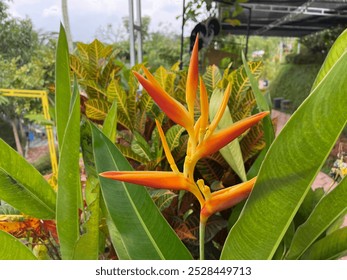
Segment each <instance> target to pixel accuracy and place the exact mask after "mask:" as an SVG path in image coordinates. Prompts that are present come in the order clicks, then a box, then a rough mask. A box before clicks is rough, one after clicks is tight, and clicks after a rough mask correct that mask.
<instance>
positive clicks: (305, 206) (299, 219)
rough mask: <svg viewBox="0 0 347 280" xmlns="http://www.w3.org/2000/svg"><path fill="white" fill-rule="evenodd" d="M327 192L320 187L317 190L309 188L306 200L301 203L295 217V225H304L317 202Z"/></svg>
mask: <svg viewBox="0 0 347 280" xmlns="http://www.w3.org/2000/svg"><path fill="white" fill-rule="evenodd" d="M324 194H325V192H324V189H323V188H318V189H315V190H312V189H309V191H308V193H307V195H306V196H305V199H304V201H303V202H302V204H301V205H300V208H299V210H298V212H297V213H296V215H295V217H294V223H295V227H296V228H298V227H299V226H300V225H302V224H303V223H304V222H306V220H307V219H308V217H309V216H310V215H311V213H312V211H313V209H314V208H315V207H316V205H317V203H318V202H319V201H320V200H321V199H322V197H323V196H324Z"/></svg>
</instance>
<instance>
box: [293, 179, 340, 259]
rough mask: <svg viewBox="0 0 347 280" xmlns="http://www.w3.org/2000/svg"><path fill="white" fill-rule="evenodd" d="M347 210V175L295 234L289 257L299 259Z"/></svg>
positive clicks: (323, 199)
mask: <svg viewBox="0 0 347 280" xmlns="http://www.w3.org/2000/svg"><path fill="white" fill-rule="evenodd" d="M346 210H347V177H345V178H344V179H343V180H342V181H341V182H340V184H339V185H338V186H337V187H335V188H334V189H333V190H332V191H331V192H330V193H328V194H327V195H326V196H324V197H323V198H322V199H321V201H320V202H319V203H318V204H317V206H316V208H315V209H314V210H313V211H312V213H311V215H310V216H309V218H308V219H307V221H306V222H305V223H304V224H303V225H301V226H300V227H299V228H298V229H297V231H296V233H295V236H294V239H293V243H292V245H291V247H290V251H289V252H288V254H287V259H297V258H299V257H300V256H301V255H302V254H303V253H304V251H305V250H306V249H307V248H308V247H309V246H310V245H311V244H313V243H314V242H315V241H316V240H317V239H318V238H319V237H320V236H321V234H323V233H324V232H325V231H326V230H327V229H328V228H329V226H331V225H332V224H333V223H334V221H336V220H337V219H338V218H339V217H340V216H341V215H342V214H343V213H345V212H346Z"/></svg>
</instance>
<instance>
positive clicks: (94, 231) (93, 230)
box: [73, 176, 100, 260]
mask: <svg viewBox="0 0 347 280" xmlns="http://www.w3.org/2000/svg"><path fill="white" fill-rule="evenodd" d="M86 197H87V199H86V201H87V205H88V206H87V209H86V211H85V214H86V216H87V221H86V223H85V225H84V228H85V232H84V233H83V234H82V235H81V237H80V238H79V239H78V241H77V242H76V245H75V250H74V255H73V259H75V260H97V259H98V257H99V220H100V215H99V214H100V203H99V201H100V186H99V182H98V179H97V178H95V177H93V176H90V178H88V180H87V184H86Z"/></svg>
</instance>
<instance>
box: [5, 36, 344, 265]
mask: <svg viewBox="0 0 347 280" xmlns="http://www.w3.org/2000/svg"><path fill="white" fill-rule="evenodd" d="M346 34H347V33H343V34H342V35H341V37H340V38H339V39H338V41H337V42H336V44H335V45H334V47H333V48H332V51H331V53H330V54H329V56H328V57H327V60H326V61H327V62H326V64H324V65H323V67H322V69H321V71H320V72H319V74H318V76H317V78H316V82H315V84H314V87H313V88H312V92H311V94H310V96H309V97H308V98H307V99H306V101H305V102H304V103H303V104H302V105H301V106H300V108H299V109H298V110H297V112H296V113H295V114H294V115H293V116H292V117H291V119H290V120H289V122H288V124H287V125H286V127H285V128H284V129H283V131H282V132H281V134H280V135H279V136H278V138H276V139H275V141H274V142H273V143H272V145H271V147H270V149H269V150H268V152H267V154H266V156H264V157H260V156H258V159H259V162H261V161H262V160H263V162H262V167H261V169H260V171H259V174H258V179H257V182H256V185H255V187H254V189H253V191H252V193H251V195H250V197H249V199H248V201H247V202H246V203H245V205H244V206H243V205H241V206H237V207H236V208H234V209H233V211H232V215H231V216H230V219H229V227H231V230H230V232H229V235H228V237H227V239H226V241H225V242H224V241H223V240H222V239H219V238H220V236H221V235H222V232H223V231H225V228H226V227H227V222H226V220H227V218H228V214H229V212H222V213H220V214H218V215H215V216H213V217H211V218H210V219H209V220H208V222H207V227H206V235H205V239H202V240H203V241H205V242H206V248H210V249H211V248H213V250H212V249H211V250H208V252H207V254H206V255H207V256H209V257H210V258H216V257H217V256H218V255H219V251H218V250H215V249H216V248H220V247H223V250H222V254H221V259H335V258H339V257H341V256H343V255H345V254H346V251H347V245H346V244H347V243H346V232H347V231H346V229H337V228H338V226H339V225H340V219H341V216H342V215H343V214H344V213H345V212H346V210H347V209H346V204H347V203H346V180H345V179H344V180H342V181H341V182H340V183H339V185H338V186H337V187H336V188H335V189H334V190H332V191H331V192H329V193H327V194H323V191H322V190H317V191H315V192H313V191H312V190H311V189H310V186H311V183H312V181H313V179H314V177H315V175H316V174H317V172H318V171H319V170H320V168H321V166H322V164H323V162H324V160H325V158H326V157H327V155H328V153H329V151H330V149H331V147H332V146H333V144H334V142H335V140H336V138H337V137H338V136H339V133H340V132H341V130H342V129H343V127H344V125H345V123H346V120H347V114H346V110H345V108H346V105H347V101H346V98H345V96H346V88H347V87H346V83H347V78H346V76H345V75H344V73H347V52H346V49H347V48H346V43H345V42H346ZM67 54H68V52H67V44H66V39H65V35H64V31H63V29H62V30H61V35H60V38H59V44H58V49H57V57H58V61H57V69H59V71H60V73H59V74H58V75H57V77H56V78H57V80H56V82H57V95H59V96H58V97H57V99H56V111H58V112H57V117H56V125H57V127H58V128H59V133H58V140H59V159H60V162H59V172H58V194H57V195H56V193H55V191H54V190H53V189H52V188H51V186H50V185H49V184H48V183H47V181H46V180H45V179H44V178H43V177H42V175H41V174H39V172H38V171H37V170H36V169H35V168H33V167H32V166H31V165H30V164H28V163H27V162H26V161H25V160H24V159H23V158H22V157H20V156H19V155H18V154H17V153H16V152H15V151H14V150H13V149H11V148H10V147H9V146H8V145H7V144H5V143H4V141H3V140H0V181H1V183H0V199H3V200H5V201H6V202H8V203H9V204H10V205H11V206H13V207H15V208H17V209H18V210H19V211H21V213H23V214H25V215H31V216H33V217H37V218H39V219H52V220H55V221H56V222H57V229H58V237H57V238H58V239H59V245H57V243H54V242H53V241H52V240H53V238H52V237H50V239H49V240H51V241H52V243H54V244H55V245H53V247H54V248H56V252H61V258H63V259H99V258H103V259H104V258H107V259H114V258H119V259H192V255H193V256H195V254H194V246H197V243H198V242H197V237H198V231H199V230H198V229H199V222H200V221H199V218H198V215H197V213H198V210H197V207H196V205H195V204H196V201H193V200H192V198H191V197H190V196H189V195H186V194H184V193H180V194H179V195H177V194H176V193H173V192H169V191H161V190H159V191H153V190H147V189H146V188H144V187H140V186H135V185H132V184H127V183H121V182H117V181H110V180H107V179H105V178H102V177H99V175H98V174H99V173H101V172H104V171H109V170H119V171H127V170H132V169H133V168H137V169H139V170H141V169H152V170H168V168H169V165H168V163H167V161H166V159H164V158H163V152H162V146H161V145H160V140H159V136H158V130H157V129H156V128H155V125H154V119H157V120H158V121H159V122H160V123H161V124H162V127H163V129H164V133H165V135H166V138H167V142H168V145H169V149H170V150H171V151H172V154H173V157H174V159H175V161H176V162H177V165H178V167H179V168H181V165H180V164H182V159H183V157H184V155H185V153H184V152H185V150H186V146H187V145H188V144H187V134H186V132H185V130H184V128H182V127H180V126H178V125H173V124H172V123H171V122H170V121H169V120H168V119H166V118H165V117H164V116H163V114H162V113H161V112H160V110H159V109H158V107H157V106H156V104H155V103H154V102H153V101H152V100H151V98H150V97H149V96H148V94H147V93H146V92H145V91H144V92H143V93H142V94H138V93H137V87H138V83H137V82H136V80H135V78H134V76H133V74H132V73H131V72H130V71H129V70H128V69H124V68H123V69H120V68H119V66H118V65H117V64H116V63H115V62H114V56H113V55H114V53H113V50H112V49H110V48H109V47H107V46H104V45H102V44H101V43H100V42H97V41H95V42H93V43H92V44H90V45H84V44H81V45H80V46H79V54H78V56H76V57H75V56H71V57H70V59H69V57H68V56H67ZM101 64H102V65H101ZM69 65H70V66H71V65H72V69H73V72H74V74H75V76H76V77H77V78H78V81H79V85H80V86H81V88H83V90H85V92H86V94H87V97H83V98H81V95H80V93H79V91H78V88H79V87H78V85H77V82H76V80H75V83H74V85H73V89H74V91H73V93H70V89H71V82H70V68H69ZM135 70H136V71H140V70H139V66H135ZM154 73H155V77H156V78H157V79H158V82H159V83H160V84H161V85H162V86H163V87H165V89H166V91H167V92H168V93H169V94H170V95H172V96H174V97H175V98H177V99H179V100H180V101H181V102H182V103H183V104H185V101H184V98H183V96H184V95H183V93H184V86H185V83H186V79H187V76H186V73H184V72H179V71H178V69H177V65H175V66H174V67H173V68H172V69H170V70H166V69H165V68H164V67H160V68H158V69H157V70H156V71H155V72H154ZM260 75H261V63H260V62H248V63H246V62H245V64H244V66H242V67H240V68H238V69H236V70H233V71H232V70H231V69H229V68H227V69H226V70H225V71H224V72H223V73H221V72H219V69H218V68H217V67H215V66H214V67H209V68H208V69H207V71H206V74H205V75H204V77H203V78H204V80H205V81H206V86H207V89H208V93H209V96H210V100H211V99H212V101H211V106H210V114H211V116H213V115H214V114H215V112H214V111H215V108H214V107H218V106H219V104H220V103H221V98H222V93H223V92H224V91H225V88H226V86H227V84H228V83H231V85H232V91H231V97H230V101H229V104H228V106H227V109H226V111H225V113H224V117H223V121H222V123H221V125H222V126H228V125H230V124H231V123H232V122H234V121H237V120H240V119H242V118H244V117H246V116H248V115H250V114H252V112H253V111H257V110H264V109H268V107H267V106H268V104H267V103H266V102H265V98H264V96H263V95H262V94H261V92H259V91H258V90H257V88H256V79H257V78H259V77H260ZM58 84H59V85H58ZM64 89H65V90H66V91H64ZM81 99H82V105H83V106H82V109H83V111H82V112H86V110H85V109H88V106H90V108H92V110H94V111H92V112H93V114H94V115H93V114H92V113H88V114H87V113H86V116H82V119H81V115H80V108H81V107H80V100H81ZM96 100H98V101H102V102H103V105H100V104H99V102H95V101H96ZM197 101H198V100H197ZM87 104H88V105H87ZM106 104H107V105H106ZM198 104H199V102H196V107H197V108H196V109H199V108H198V106H199V105H198ZM106 108H107V109H106ZM101 109H102V110H101ZM96 110H99V111H98V112H99V113H100V111H102V114H103V115H102V117H101V116H100V118H96V117H95V116H98V115H97V114H96V113H95V112H96ZM64 113H65V114H66V116H63V114H64ZM91 116H94V117H91ZM88 117H90V119H92V121H96V122H97V123H98V124H93V123H92V121H91V120H87V118H88ZM81 122H82V125H81ZM101 123H102V124H103V127H102V131H101V130H100V129H99V128H98V125H100V124H101ZM266 125H267V124H266V123H263V124H262V125H259V126H256V127H255V128H254V129H251V130H249V131H247V132H245V133H244V134H243V135H242V136H241V137H240V138H239V139H236V140H235V141H236V142H235V143H236V145H235V144H231V145H230V146H228V147H227V148H228V149H227V151H226V152H223V151H221V152H218V153H215V154H213V155H211V156H209V157H206V158H204V159H202V160H201V161H199V163H198V164H197V173H196V174H194V175H196V176H199V178H204V179H206V181H210V182H213V181H218V182H215V184H213V186H212V191H214V190H216V189H218V188H220V187H223V186H222V184H220V182H219V181H222V183H223V184H229V183H231V184H234V183H235V182H239V181H240V179H241V180H245V172H246V171H247V168H248V167H249V166H250V164H251V163H252V162H253V161H254V159H255V156H257V155H258V154H259V152H260V151H261V150H262V149H263V148H264V145H265V139H266V133H267V132H266V127H265V126H266ZM264 127H265V128H264ZM264 134H265V135H264ZM115 141H116V142H117V144H114V142H115ZM267 143H269V142H267ZM80 148H82V155H83V161H84V166H85V169H86V176H87V179H86V183H85V188H84V189H83V192H82V186H81V182H80V180H81V174H80V172H81V171H80V167H79V162H80ZM126 157H127V158H128V160H129V161H128V160H127V159H126ZM223 157H224V158H225V159H223ZM258 159H257V161H258ZM248 163H249V164H248ZM231 169H234V171H231ZM235 174H238V176H239V177H240V178H236V175H235ZM247 175H248V174H247ZM13 207H12V208H13ZM2 210H3V209H2ZM7 210H9V209H7ZM7 210H6V209H5V211H7ZM12 210H13V209H12ZM12 210H11V209H10V211H12ZM0 211H1V210H0ZM3 211H4V210H3ZM161 211H163V212H164V214H165V218H167V220H166V219H165V218H164V216H163V215H162V214H161ZM4 213H5V212H4ZM11 213H12V212H11ZM168 222H170V224H169V223H168ZM173 228H174V230H173ZM180 239H183V240H184V241H185V244H184V243H183V242H182V241H181V240H180ZM217 241H218V242H217ZM217 243H218V244H217ZM209 246H211V247H209ZM187 248H189V249H191V252H190V251H189V250H188V249H187ZM192 248H193V249H192ZM37 250H38V249H34V250H33V251H34V252H35V254H37ZM214 251H217V253H214ZM114 252H115V253H114ZM56 254H57V255H59V253H56ZM0 259H35V256H34V255H33V254H32V253H31V252H30V250H29V249H28V248H27V247H26V246H25V245H23V244H22V243H21V242H20V241H19V240H18V239H15V238H14V237H12V236H10V235H9V234H7V233H4V232H1V231H0Z"/></svg>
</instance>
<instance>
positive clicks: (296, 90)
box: [269, 63, 321, 112]
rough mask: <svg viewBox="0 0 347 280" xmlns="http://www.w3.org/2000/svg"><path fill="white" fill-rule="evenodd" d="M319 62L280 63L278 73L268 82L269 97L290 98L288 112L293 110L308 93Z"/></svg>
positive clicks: (318, 67)
mask: <svg viewBox="0 0 347 280" xmlns="http://www.w3.org/2000/svg"><path fill="white" fill-rule="evenodd" d="M320 67H321V65H320V64H300V65H299V64H292V63H288V64H282V65H280V66H279V70H278V75H277V76H276V78H275V80H273V81H272V82H271V83H270V88H269V90H270V94H271V98H276V97H283V98H284V99H288V100H291V102H292V107H291V109H290V112H293V111H295V110H296V109H297V108H298V107H299V106H300V104H301V103H302V102H303V101H304V100H305V99H306V98H307V96H308V95H309V94H310V91H311V88H312V84H313V82H314V80H315V78H316V75H317V73H318V71H319V69H320Z"/></svg>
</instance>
